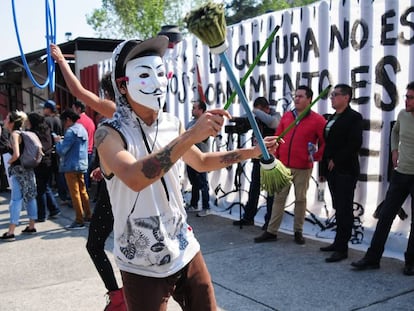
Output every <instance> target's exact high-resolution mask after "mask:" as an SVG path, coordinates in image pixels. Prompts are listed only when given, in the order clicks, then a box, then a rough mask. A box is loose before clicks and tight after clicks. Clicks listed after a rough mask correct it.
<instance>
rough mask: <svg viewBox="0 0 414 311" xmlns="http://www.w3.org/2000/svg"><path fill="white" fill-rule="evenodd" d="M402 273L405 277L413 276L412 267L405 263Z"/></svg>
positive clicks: (413, 270)
mask: <svg viewBox="0 0 414 311" xmlns="http://www.w3.org/2000/svg"><path fill="white" fill-rule="evenodd" d="M403 273H404V274H405V275H414V265H413V264H408V263H406V264H405V266H404V270H403Z"/></svg>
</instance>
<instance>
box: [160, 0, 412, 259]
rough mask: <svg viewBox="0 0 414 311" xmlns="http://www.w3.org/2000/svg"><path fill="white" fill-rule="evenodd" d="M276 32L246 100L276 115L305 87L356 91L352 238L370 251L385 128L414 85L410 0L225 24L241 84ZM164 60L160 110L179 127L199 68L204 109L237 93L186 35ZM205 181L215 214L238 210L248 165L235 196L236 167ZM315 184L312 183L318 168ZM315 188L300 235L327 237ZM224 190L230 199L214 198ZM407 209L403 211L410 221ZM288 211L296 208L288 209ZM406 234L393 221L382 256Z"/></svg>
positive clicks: (383, 176)
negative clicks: (273, 107) (360, 120)
mask: <svg viewBox="0 0 414 311" xmlns="http://www.w3.org/2000/svg"><path fill="white" fill-rule="evenodd" d="M277 25H278V26H280V29H279V31H278V32H277V34H276V37H275V39H274V40H273V42H272V44H271V45H270V47H269V48H268V49H267V50H266V52H265V54H264V55H263V56H262V58H261V59H260V62H259V64H258V65H257V66H256V68H255V69H254V71H253V73H252V74H251V76H250V77H249V78H248V79H247V81H246V84H245V87H244V89H245V93H246V97H247V98H248V100H249V101H250V102H251V103H252V102H253V100H254V99H255V98H256V97H257V96H265V97H266V98H268V99H269V100H270V99H274V100H276V101H277V102H278V105H277V110H279V111H280V112H283V111H284V109H286V106H287V104H288V103H289V102H290V101H291V93H292V92H294V90H295V88H296V87H297V86H298V85H301V84H306V85H308V86H310V87H311V88H312V89H313V91H314V94H315V95H318V93H319V92H321V91H322V90H323V89H324V88H325V87H326V86H327V85H328V84H331V85H335V84H338V83H347V84H350V85H351V86H352V87H353V88H354V97H353V100H352V107H353V108H354V109H355V110H357V111H359V112H360V113H361V114H362V115H363V117H364V120H365V126H364V142H363V149H362V151H361V157H360V162H361V175H360V178H359V182H358V185H357V190H356V194H355V202H356V203H357V204H358V206H360V207H362V209H363V210H362V209H359V210H358V212H356V221H360V222H361V223H362V226H361V227H359V228H356V230H355V232H354V234H355V235H354V236H353V238H354V242H355V243H359V242H361V239H362V236H363V235H364V230H363V228H362V227H364V228H365V236H364V243H368V242H369V241H370V233H369V232H371V233H372V230H373V229H374V228H375V225H376V220H375V219H374V218H373V217H372V215H373V213H374V211H375V209H376V207H377V206H378V205H379V203H380V202H381V201H382V200H383V199H384V197H385V193H386V189H387V187H388V177H389V172H388V165H389V135H390V129H391V122H392V121H393V120H395V117H396V115H397V114H398V111H399V110H400V109H404V100H403V95H404V94H405V86H406V85H407V84H408V82H409V81H412V80H413V78H414V77H413V74H414V70H413V69H412V68H413V61H414V48H413V46H414V45H413V43H414V0H411V1H410V0H369V1H368V0H363V1H360V0H332V1H320V2H317V3H314V4H312V5H309V6H307V7H302V8H295V9H290V10H286V11H278V12H272V13H268V14H265V15H262V16H259V17H257V18H253V19H249V20H245V21H243V22H241V23H239V24H236V25H232V26H229V27H228V29H227V41H228V43H229V49H228V50H227V51H226V53H227V56H228V58H229V60H230V62H231V65H232V67H233V71H234V73H235V75H236V77H238V78H240V79H241V78H242V77H243V75H244V73H245V72H246V71H247V69H248V67H249V65H250V64H251V63H252V62H253V60H254V59H255V57H256V55H257V53H258V51H259V50H260V49H261V47H262V46H263V45H264V42H265V41H266V39H267V38H268V36H269V35H270V33H271V32H272V30H273V29H274V28H275V26H277ZM165 59H166V62H167V66H168V70H169V71H171V72H172V73H173V77H172V79H171V80H170V82H169V92H168V97H167V104H166V105H167V106H166V108H167V110H168V111H170V112H172V113H174V114H175V115H177V116H178V117H179V118H180V119H181V120H183V121H185V122H188V121H189V120H190V119H191V107H192V104H191V101H192V100H194V99H198V98H199V97H200V95H199V93H198V91H197V85H198V84H199V83H198V81H197V70H196V66H197V65H198V68H199V72H200V75H201V81H199V82H200V83H201V85H202V89H203V93H204V96H205V98H206V101H207V104H208V107H209V108H214V107H223V106H224V104H225V103H226V100H227V98H228V97H229V96H230V94H231V93H232V90H233V87H232V85H231V83H230V81H229V79H228V77H227V74H226V72H225V70H224V67H223V66H222V65H221V63H220V59H219V57H218V56H217V55H211V54H210V53H209V49H208V47H206V46H204V45H202V43H201V41H199V40H198V39H197V38H195V37H194V36H189V37H187V38H186V39H185V40H184V41H183V42H181V43H180V44H178V45H177V46H176V47H175V48H174V49H170V50H168V52H167V54H166V56H165ZM315 97H316V96H315ZM313 109H314V110H315V111H317V112H319V113H321V114H324V113H332V112H333V110H332V108H331V105H330V101H329V99H322V100H320V101H319V102H318V103H317V104H316V105H315V106H314V108H313ZM229 111H230V113H231V114H232V115H233V116H240V115H242V114H243V113H244V111H243V108H242V107H241V105H240V103H239V102H238V98H237V97H236V102H235V103H233V104H232V105H231V106H230V108H229ZM249 138H250V136H249V135H245V137H244V138H243V143H242V144H241V145H243V144H245V143H246V141H247V143H249ZM233 143H234V137H233V135H228V134H227V133H225V131H223V133H222V139H221V140H220V139H216V140H215V144H214V148H216V149H220V148H229V145H230V148H231V147H232V144H233ZM209 175H210V176H209V177H210V188H211V193H212V194H213V195H215V194H217V198H218V199H217V205H218V208H219V209H220V208H222V209H223V208H225V207H226V206H228V205H230V204H231V203H234V202H240V198H241V201H242V202H244V203H245V202H246V200H247V193H246V189H248V182H246V181H248V179H249V178H250V162H248V163H245V164H244V166H243V174H242V175H241V185H242V189H243V191H242V192H241V196H240V197H238V194H237V192H235V191H234V189H235V187H236V184H237V182H238V180H237V179H238V178H237V174H236V167H235V166H234V167H233V168H228V169H223V170H221V171H219V172H212V173H210V174H209ZM235 175H236V176H235ZM313 177H314V178H316V177H317V170H316V169H315V170H314V176H313ZM236 188H237V187H236ZM214 190H215V191H214ZM316 190H317V189H316V182H314V183H311V187H310V189H309V194H308V210H309V214H308V216H307V219H308V220H309V221H308V222H307V223H309V224H311V225H310V227H308V226H307V228H306V230H307V233H308V234H309V233H310V234H315V235H316V236H324V235H325V234H327V235H328V236H329V231H330V230H329V229H330V228H329V226H330V217H332V215H333V214H334V211H333V210H332V207H331V204H330V197H329V195H328V193H329V192H328V191H326V193H325V199H326V202H321V201H318V200H317V195H316V192H317V191H316ZM232 191H233V192H232ZM228 192H231V193H230V194H229V195H225V196H224V197H222V198H221V197H220V195H223V194H227V193H228ZM408 201H409V202H406V203H405V205H404V206H403V208H404V210H405V211H406V212H407V214H409V216H410V214H411V211H410V200H408ZM289 203H292V202H289ZM289 210H292V206H291V204H290V206H289V207H288V208H287V211H289ZM359 216H360V217H359ZM358 217H359V218H358ZM285 218H286V217H285ZM256 219H257V218H256ZM260 220H261V219H259V221H260ZM291 228H292V226H291V224H290V223H289V224H285V229H288V230H291ZM367 229H368V230H367ZM409 229H410V220H409V219H407V220H405V221H402V220H400V219H399V218H398V217H397V218H396V221H395V222H394V225H393V228H392V233H391V236H390V240H392V241H390V242H389V243H388V244H387V248H390V247H391V248H392V245H400V244H401V245H400V246H399V247H400V248H398V251H399V252H400V251H401V246H402V248H404V247H405V243H406V242H405V241H406V238H407V235H408V232H409ZM390 245H391V246H390Z"/></svg>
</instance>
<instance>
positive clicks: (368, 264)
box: [351, 257, 380, 271]
mask: <svg viewBox="0 0 414 311" xmlns="http://www.w3.org/2000/svg"><path fill="white" fill-rule="evenodd" d="M351 266H352V267H354V268H355V269H354V270H358V271H361V270H370V269H379V268H380V264H379V262H374V261H370V260H368V259H366V258H365V257H364V258H362V259H360V260H358V261H354V262H353V263H351Z"/></svg>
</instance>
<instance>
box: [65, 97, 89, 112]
mask: <svg viewBox="0 0 414 311" xmlns="http://www.w3.org/2000/svg"><path fill="white" fill-rule="evenodd" d="M73 106H75V107H76V108H80V110H81V112H85V110H86V106H85V104H84V103H82V102H80V101H78V100H77V101H75V102H73V103H72V104H70V106H69V108H71V109H72V107H73Z"/></svg>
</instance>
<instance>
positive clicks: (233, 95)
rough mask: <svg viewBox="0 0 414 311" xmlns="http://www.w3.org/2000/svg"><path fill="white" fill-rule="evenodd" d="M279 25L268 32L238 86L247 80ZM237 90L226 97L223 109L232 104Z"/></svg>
mask: <svg viewBox="0 0 414 311" xmlns="http://www.w3.org/2000/svg"><path fill="white" fill-rule="evenodd" d="M279 28H280V26H279V25H277V26H276V27H275V29H273V31H272V32H271V33H270V35H269V37H268V38H267V39H266V42H265V44H264V45H263V47H262V48H261V49H260V51H259V53H258V54H257V56H256V58H255V59H254V60H253V63H251V64H250V66H249V68H248V69H247V71H246V73H245V74H244V76H243V77H242V78H241V79H240V86H241V87H243V86H244V84H245V83H246V81H247V78H248V77H249V76H250V74H251V73H252V72H253V69H254V67H256V65H257V64H258V63H259V61H260V58H261V57H262V56H263V54H264V52H266V50H267V48H268V47H269V46H270V44H271V43H272V41H273V38H274V37H275V36H276V33H277V31H278V30H279ZM236 95H237V92H236V91H233V93H231V95H230V97H229V98H228V99H227V102H226V104H225V105H224V109H225V110H227V109H228V108H229V107H230V105H231V104H232V102H233V100H234V98H235V97H236Z"/></svg>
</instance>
